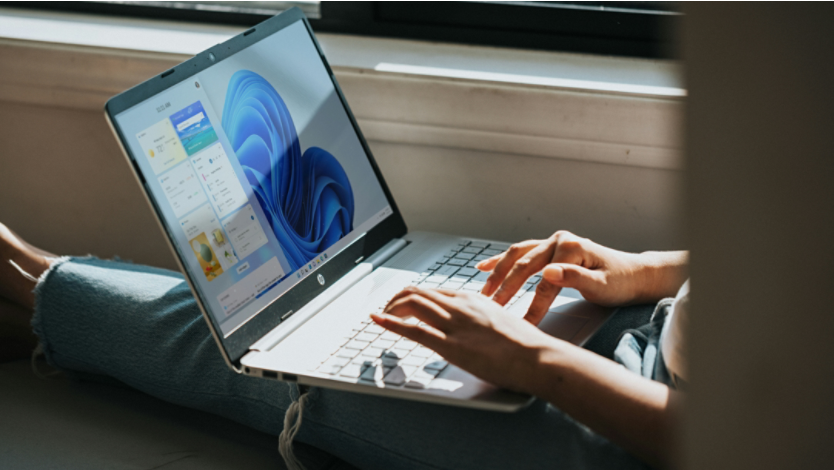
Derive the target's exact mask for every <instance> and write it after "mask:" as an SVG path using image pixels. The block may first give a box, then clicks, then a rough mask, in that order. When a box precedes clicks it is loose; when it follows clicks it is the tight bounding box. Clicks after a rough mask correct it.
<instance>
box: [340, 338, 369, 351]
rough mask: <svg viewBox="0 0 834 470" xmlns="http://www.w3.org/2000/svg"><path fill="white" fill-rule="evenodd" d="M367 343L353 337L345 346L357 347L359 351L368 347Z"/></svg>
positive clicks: (349, 347)
mask: <svg viewBox="0 0 834 470" xmlns="http://www.w3.org/2000/svg"><path fill="white" fill-rule="evenodd" d="M368 344H369V343H367V342H365V341H356V340H355V339H352V340H350V342H349V343H348V344H346V345H345V347H346V348H348V349H358V350H359V351H361V350H363V349H365V348H366V347H368Z"/></svg>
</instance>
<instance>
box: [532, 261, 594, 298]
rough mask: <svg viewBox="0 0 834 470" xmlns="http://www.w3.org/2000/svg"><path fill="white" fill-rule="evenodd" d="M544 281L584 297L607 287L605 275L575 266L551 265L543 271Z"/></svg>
mask: <svg viewBox="0 0 834 470" xmlns="http://www.w3.org/2000/svg"><path fill="white" fill-rule="evenodd" d="M542 279H544V280H546V281H547V282H549V283H550V284H553V285H554V286H559V287H570V288H573V289H576V290H578V291H579V292H580V293H581V294H582V295H583V296H586V294H592V293H596V292H599V291H600V289H603V288H604V287H605V274H603V273H602V272H601V271H596V270H593V269H588V268H584V267H582V266H578V265H575V264H561V263H555V264H550V265H548V266H546V267H545V268H544V270H543V271H542Z"/></svg>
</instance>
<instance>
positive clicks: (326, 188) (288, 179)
mask: <svg viewBox="0 0 834 470" xmlns="http://www.w3.org/2000/svg"><path fill="white" fill-rule="evenodd" d="M222 121H223V122H222V125H223V129H224V130H225V131H226V135H227V136H228V138H229V141H230V142H231V145H232V148H233V149H234V151H235V153H236V154H237V157H238V159H239V161H240V164H241V166H242V167H243V171H244V172H245V173H246V177H247V179H248V180H249V183H250V184H251V185H252V188H253V189H254V191H255V195H256V197H257V198H258V202H259V203H260V204H261V208H262V209H263V211H264V213H265V214H266V217H267V219H269V223H270V225H271V226H272V230H273V231H274V232H275V236H276V237H277V238H278V242H279V243H280V244H281V248H282V249H283V250H284V254H285V255H286V257H287V260H288V261H289V263H290V267H291V272H292V271H295V270H297V269H298V268H300V267H301V266H303V265H305V264H307V262H309V261H310V260H311V259H313V258H315V257H316V256H317V255H318V254H319V253H321V252H323V251H324V250H326V249H327V248H329V247H330V246H331V245H333V244H334V243H335V242H337V241H338V240H339V239H341V238H342V237H344V236H345V235H347V234H348V233H350V232H351V231H352V230H353V214H354V202H353V199H354V198H353V190H352V189H351V186H350V181H348V177H347V174H346V173H345V170H344V168H342V165H341V164H340V163H339V161H338V160H336V158H335V157H334V156H333V155H331V154H330V153H329V152H328V151H327V150H324V149H321V148H319V147H309V148H308V149H307V150H305V151H304V152H303V153H302V152H301V143H300V142H299V140H298V134H297V133H296V130H295V124H294V123H293V120H292V116H290V112H289V110H288V109H287V106H286V104H284V100H283V99H281V96H280V95H279V94H278V92H277V91H275V88H273V86H272V85H271V84H270V83H269V82H268V81H267V80H266V79H264V78H263V77H262V76H260V75H258V74H257V73H255V72H252V71H249V70H240V71H238V72H236V73H235V74H234V75H233V76H232V78H231V79H230V80H229V86H228V89H227V91H226V102H225V104H224V106H223V118H222Z"/></svg>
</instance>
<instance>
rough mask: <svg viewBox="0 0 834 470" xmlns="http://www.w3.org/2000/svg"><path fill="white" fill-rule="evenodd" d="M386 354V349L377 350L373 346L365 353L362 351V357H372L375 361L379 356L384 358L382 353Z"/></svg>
mask: <svg viewBox="0 0 834 470" xmlns="http://www.w3.org/2000/svg"><path fill="white" fill-rule="evenodd" d="M384 352H385V350H384V349H382V348H376V347H374V346H373V345H371V347H370V348H367V349H365V350H364V351H362V357H372V358H374V359H375V358H377V357H379V356H382V353H384Z"/></svg>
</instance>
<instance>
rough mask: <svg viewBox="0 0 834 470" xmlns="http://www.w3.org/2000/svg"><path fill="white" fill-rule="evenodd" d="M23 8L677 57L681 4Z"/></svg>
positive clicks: (112, 4) (123, 4)
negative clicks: (274, 20)
mask: <svg viewBox="0 0 834 470" xmlns="http://www.w3.org/2000/svg"><path fill="white" fill-rule="evenodd" d="M6 6H18V7H24V8H37V9H52V10H63V11H76V12H86V13H99V14H109V15H126V16H134V17H146V18H157V19H171V20H180V21H183V20H185V21H195V22H210V23H225V24H236V25H242V26H250V25H254V24H256V23H259V22H261V21H263V20H264V19H266V18H267V17H269V16H271V15H274V14H277V13H280V12H281V11H283V10H285V9H287V8H290V7H293V6H295V7H299V8H300V9H301V10H302V11H303V12H304V13H305V14H306V15H307V18H308V19H309V20H310V23H311V24H312V25H313V29H314V30H315V31H317V32H326V33H341V34H356V35H363V36H380V37H391V38H402V39H417V40H429V41H441V42H453V43H462V44H476V45H486V46H498V47H517V48H524V49H539V50H551V51H566V52H579V53H591V54H605V55H616V56H629V57H646V58H674V57H675V56H676V49H677V48H676V45H675V43H676V41H675V33H676V30H677V27H678V25H679V22H680V18H681V14H680V11H679V5H678V4H677V3H676V2H304V1H294V2H224V1H220V2H66V3H64V2H40V3H39V2H20V3H11V4H6Z"/></svg>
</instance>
